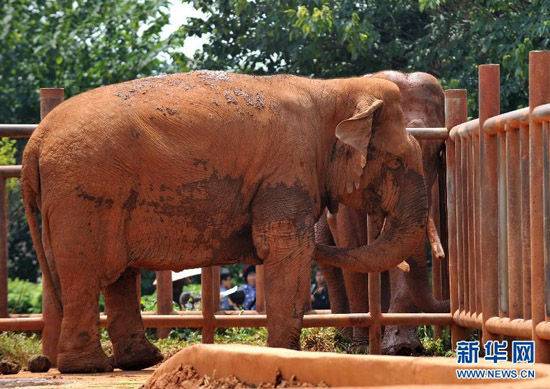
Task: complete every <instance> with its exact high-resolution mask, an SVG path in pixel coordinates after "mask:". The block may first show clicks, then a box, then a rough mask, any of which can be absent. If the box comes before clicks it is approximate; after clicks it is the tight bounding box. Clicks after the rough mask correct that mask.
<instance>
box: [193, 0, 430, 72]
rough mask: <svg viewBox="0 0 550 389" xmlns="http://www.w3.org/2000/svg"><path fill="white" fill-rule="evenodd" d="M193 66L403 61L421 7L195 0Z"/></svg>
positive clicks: (327, 0) (419, 27)
mask: <svg viewBox="0 0 550 389" xmlns="http://www.w3.org/2000/svg"><path fill="white" fill-rule="evenodd" d="M193 4H194V5H195V7H196V8H197V9H198V10H200V11H201V12H202V13H204V14H205V15H206V21H205V20H203V18H201V17H196V18H191V19H190V20H189V23H188V24H187V25H186V26H184V28H183V31H184V33H185V34H188V35H198V36H204V37H209V39H208V43H207V44H205V45H204V46H203V51H202V52H200V53H199V54H198V55H197V56H196V57H195V58H194V64H193V66H194V67H197V68H198V67H204V68H210V69H233V70H238V71H242V72H250V73H259V74H262V73H268V74H271V73H294V74H301V75H306V76H317V77H333V76H343V75H358V74H365V73H370V72H373V71H377V70H380V69H404V68H406V67H407V63H408V58H409V57H410V55H411V51H413V50H414V43H415V41H416V40H417V39H419V38H420V37H421V36H423V35H424V30H423V27H424V26H425V25H426V24H427V23H428V15H427V14H424V13H422V12H420V10H419V8H418V3H417V2H416V1H401V0H368V1H365V2H357V1H351V0H309V1H293V0H290V1H285V0H257V1H254V2H249V1H245V0H196V1H194V2H193Z"/></svg>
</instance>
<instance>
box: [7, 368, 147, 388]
mask: <svg viewBox="0 0 550 389" xmlns="http://www.w3.org/2000/svg"><path fill="white" fill-rule="evenodd" d="M153 371H154V369H147V370H141V371H120V370H115V371H114V372H112V373H101V374H61V373H59V372H58V371H57V370H55V369H51V370H50V371H49V372H48V373H30V372H28V371H22V372H19V373H18V374H14V375H4V376H0V388H44V387H56V388H139V387H140V386H141V385H143V384H144V383H145V381H147V378H149V376H150V375H151V374H153Z"/></svg>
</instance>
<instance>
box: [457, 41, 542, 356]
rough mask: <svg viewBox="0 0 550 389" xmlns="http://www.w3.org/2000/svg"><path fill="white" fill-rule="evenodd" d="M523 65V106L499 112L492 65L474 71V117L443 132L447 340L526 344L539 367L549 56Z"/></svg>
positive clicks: (535, 56) (533, 56)
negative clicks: (476, 335) (475, 337)
mask: <svg viewBox="0 0 550 389" xmlns="http://www.w3.org/2000/svg"><path fill="white" fill-rule="evenodd" d="M529 59H530V72H529V95H530V101H529V107H527V108H522V109H518V110H515V111H512V112H507V113H503V114H500V83H499V82H500V70H499V66H498V65H481V66H480V67H479V116H480V117H479V119H475V120H470V121H468V122H464V123H461V124H458V125H456V126H453V128H452V129H451V131H450V133H449V139H448V141H447V154H448V161H447V163H448V169H447V173H448V175H449V180H448V182H447V186H448V190H449V187H450V188H451V189H450V190H449V192H450V194H451V195H450V196H449V197H448V209H449V218H448V223H449V231H452V233H450V234H449V256H450V272H451V274H452V275H453V276H452V278H453V282H452V285H451V286H452V291H451V309H452V316H453V322H454V323H455V325H456V326H458V327H462V330H461V329H458V331H456V333H455V337H454V338H455V339H454V340H455V341H456V340H459V339H464V338H465V337H466V332H465V331H464V329H466V328H468V329H480V330H482V337H483V340H491V339H496V338H499V337H501V336H507V337H512V338H520V339H533V340H534V341H535V344H536V360H537V361H538V362H546V363H548V362H550V343H549V342H548V340H549V339H550V337H549V336H548V335H550V330H549V329H550V323H549V321H548V316H549V315H548V314H549V311H548V310H549V307H550V294H549V288H550V273H549V271H550V267H549V258H550V254H549V250H550V249H549V245H550V243H549V242H550V165H549V161H550V158H549V155H548V154H549V148H550V135H549V130H548V127H549V126H548V123H549V121H550V115H549V114H550V51H538V52H531V53H530V56H529ZM464 98H465V96H464Z"/></svg>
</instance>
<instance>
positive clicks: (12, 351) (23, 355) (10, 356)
mask: <svg viewBox="0 0 550 389" xmlns="http://www.w3.org/2000/svg"><path fill="white" fill-rule="evenodd" d="M40 352H41V345H40V337H39V336H38V335H36V334H33V335H27V334H25V333H15V332H3V333H1V334H0V356H1V359H7V360H9V361H12V362H17V363H19V364H20V365H21V366H23V367H24V366H27V362H28V360H29V358H31V357H32V356H34V355H38V354H40Z"/></svg>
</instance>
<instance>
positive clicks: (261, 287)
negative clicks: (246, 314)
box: [256, 265, 265, 313]
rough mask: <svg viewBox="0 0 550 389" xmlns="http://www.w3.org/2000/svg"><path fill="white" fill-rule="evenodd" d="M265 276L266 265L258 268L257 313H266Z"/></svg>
mask: <svg viewBox="0 0 550 389" xmlns="http://www.w3.org/2000/svg"><path fill="white" fill-rule="evenodd" d="M264 280H265V275H264V265H257V266H256V311H257V312H258V313H263V312H265V281H264Z"/></svg>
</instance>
